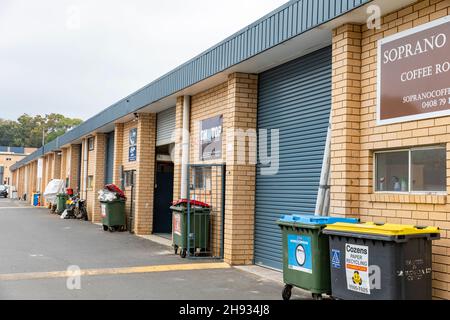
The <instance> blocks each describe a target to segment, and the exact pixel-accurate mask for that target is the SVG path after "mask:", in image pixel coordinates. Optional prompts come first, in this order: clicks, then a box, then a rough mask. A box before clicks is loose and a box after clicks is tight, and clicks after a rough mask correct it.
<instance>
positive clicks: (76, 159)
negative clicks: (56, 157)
mask: <svg viewBox="0 0 450 320" xmlns="http://www.w3.org/2000/svg"><path fill="white" fill-rule="evenodd" d="M80 155H81V145H79V144H76V145H71V146H70V147H69V151H68V156H67V158H68V161H69V162H68V164H67V166H68V168H67V174H68V177H69V187H70V188H72V189H73V190H76V191H78V192H81V190H82V189H81V177H82V174H81V170H80V168H81V169H82V167H83V163H82V162H83V159H82V158H80ZM80 159H81V161H80ZM80 162H81V163H80ZM80 166H81V167H80ZM78 185H80V190H78Z"/></svg>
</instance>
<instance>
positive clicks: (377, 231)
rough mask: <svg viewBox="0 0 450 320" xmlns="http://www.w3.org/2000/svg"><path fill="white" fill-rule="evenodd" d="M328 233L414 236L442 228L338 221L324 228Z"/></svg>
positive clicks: (437, 232) (425, 234)
mask: <svg viewBox="0 0 450 320" xmlns="http://www.w3.org/2000/svg"><path fill="white" fill-rule="evenodd" d="M324 233H327V234H339V235H342V234H349V235H350V234H361V235H364V234H365V235H372V236H373V235H375V236H382V237H398V236H413V235H419V236H420V235H423V236H429V235H430V234H439V233H440V230H439V228H437V227H420V226H413V225H403V224H391V223H386V224H376V223H373V222H367V223H362V224H349V223H336V224H333V225H329V226H327V227H326V228H325V229H324Z"/></svg>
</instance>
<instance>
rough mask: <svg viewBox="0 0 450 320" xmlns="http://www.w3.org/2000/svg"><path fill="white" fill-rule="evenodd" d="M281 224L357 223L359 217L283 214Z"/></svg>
mask: <svg viewBox="0 0 450 320" xmlns="http://www.w3.org/2000/svg"><path fill="white" fill-rule="evenodd" d="M278 222H279V223H281V224H286V223H288V224H303V225H328V224H333V223H337V222H346V223H349V224H351V223H358V222H359V219H354V218H338V217H321V216H313V215H310V214H309V215H308V214H293V215H285V216H284V217H282V218H281V219H280V220H278Z"/></svg>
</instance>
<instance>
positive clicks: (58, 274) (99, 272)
mask: <svg viewBox="0 0 450 320" xmlns="http://www.w3.org/2000/svg"><path fill="white" fill-rule="evenodd" d="M228 268H231V267H230V265H228V264H226V263H224V262H219V263H196V264H172V265H158V266H142V267H127V268H106V269H85V270H81V271H80V274H79V275H80V276H104V275H119V274H138V273H155V272H169V271H194V270H212V269H228ZM71 276H73V272H70V271H51V272H29V273H10V274H0V281H18V280H37V279H56V278H67V277H71Z"/></svg>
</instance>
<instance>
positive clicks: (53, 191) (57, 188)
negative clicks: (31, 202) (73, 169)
mask: <svg viewBox="0 0 450 320" xmlns="http://www.w3.org/2000/svg"><path fill="white" fill-rule="evenodd" d="M65 186H66V183H65V182H64V180H60V179H53V180H52V181H50V182H49V184H48V185H47V187H46V188H45V191H44V198H45V200H47V202H51V203H55V202H56V196H57V195H58V194H59V193H64V191H65Z"/></svg>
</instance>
